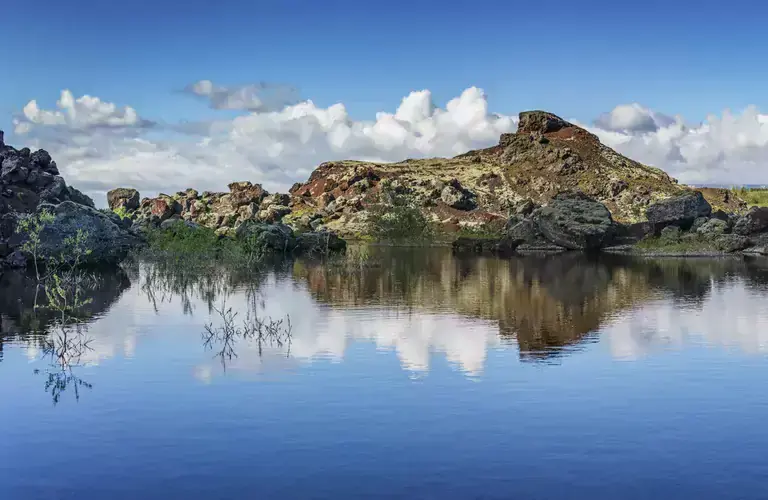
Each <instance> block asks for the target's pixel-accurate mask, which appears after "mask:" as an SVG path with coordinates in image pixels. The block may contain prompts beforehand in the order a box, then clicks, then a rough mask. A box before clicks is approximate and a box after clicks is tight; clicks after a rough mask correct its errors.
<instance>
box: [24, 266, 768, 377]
mask: <svg viewBox="0 0 768 500" xmlns="http://www.w3.org/2000/svg"><path fill="white" fill-rule="evenodd" d="M657 291H658V292H660V295H657V294H653V295H654V296H656V297H657V299H655V300H651V301H647V302H640V303H637V304H636V305H635V307H634V308H633V309H630V310H627V311H624V312H618V311H614V314H609V315H608V316H607V318H609V319H606V322H605V323H604V325H603V326H602V327H600V328H599V333H600V335H599V336H598V338H599V340H600V341H602V342H608V345H609V346H610V350H611V353H612V354H613V356H615V357H617V358H624V359H627V358H629V359H632V358H637V357H639V356H642V355H644V354H646V353H649V352H653V351H654V350H655V349H659V348H662V347H667V346H672V347H678V348H679V347H682V346H684V345H685V344H686V343H702V342H704V343H707V344H711V345H722V346H726V347H738V348H741V349H742V350H743V351H745V352H747V353H753V352H766V351H768V302H766V301H765V299H764V297H765V294H764V293H763V292H758V291H756V290H753V289H751V288H749V287H748V286H747V285H746V284H745V282H744V281H743V280H731V281H729V282H727V283H718V282H717V281H714V282H713V283H712V289H711V291H710V292H708V293H707V294H706V295H705V296H703V297H701V298H700V299H699V300H698V301H697V302H695V303H693V302H687V303H686V302H683V301H680V300H677V301H676V300H674V299H672V298H669V296H668V295H667V293H665V292H664V288H659V289H657ZM221 299H222V298H221V297H219V298H218V299H217V301H216V303H215V305H216V306H217V307H219V306H221ZM260 299H262V300H263V308H261V307H260V308H259V309H258V314H259V315H260V316H261V317H264V318H266V317H271V318H273V319H280V318H284V317H285V316H286V315H289V316H290V319H291V323H292V327H293V329H292V333H293V338H292V341H291V344H290V353H289V354H288V353H287V352H286V349H285V347H283V348H278V347H274V346H272V347H270V346H262V347H263V352H262V355H261V356H260V353H259V349H258V346H257V345H256V343H255V342H252V341H244V340H241V341H240V342H238V343H237V345H236V350H237V357H235V358H233V359H231V360H228V361H227V371H234V372H243V373H254V372H255V373H273V372H279V371H282V370H285V369H292V368H296V367H297V366H300V365H301V364H305V363H311V362H312V361H314V360H318V359H327V360H332V361H337V362H340V361H341V360H343V359H344V357H345V356H348V355H349V354H348V353H347V347H348V346H349V345H350V344H351V343H354V342H369V343H372V344H374V345H375V346H376V347H377V348H378V349H380V350H391V351H392V352H394V353H395V354H396V355H397V357H398V359H399V360H400V365H401V367H402V368H403V370H406V371H409V372H411V373H414V374H417V373H425V372H427V371H428V370H429V369H430V363H431V356H432V355H433V354H435V353H437V355H438V356H444V357H445V359H446V360H447V361H448V362H449V363H450V364H451V365H453V366H454V367H455V368H456V369H457V370H460V371H462V372H464V373H466V374H468V375H478V374H481V373H482V372H483V369H484V364H485V360H486V358H487V354H488V350H489V349H493V348H497V347H501V346H502V345H503V344H505V343H506V341H504V340H502V338H500V336H499V321H504V319H505V318H504V317H500V318H498V320H484V319H477V318H474V317H472V316H467V315H461V314H459V313H456V312H453V311H452V310H441V309H440V307H439V306H435V305H430V304H423V307H411V308H408V307H407V306H404V305H399V306H394V305H393V306H386V305H376V306H370V307H345V306H344V305H343V303H342V304H340V305H338V306H334V307H331V306H329V305H327V304H324V303H323V302H319V301H318V300H316V299H315V298H314V297H313V295H312V293H311V292H310V291H308V289H307V287H306V286H305V284H303V283H297V282H296V281H292V280H290V279H281V280H278V281H275V279H274V278H272V279H271V280H269V281H267V282H266V283H264V284H263V286H262V288H261V290H260ZM258 302H259V304H261V300H260V301H258ZM192 305H193V311H194V313H193V314H192V315H189V314H183V313H182V304H181V301H179V300H175V299H174V301H173V302H171V303H170V304H168V303H166V304H164V305H163V307H161V308H160V309H159V312H157V313H156V312H155V311H154V309H153V308H152V307H151V305H150V304H149V303H148V302H147V299H146V296H144V294H143V293H142V292H141V290H140V288H139V287H133V288H131V289H130V290H129V291H128V292H127V293H125V294H123V295H122V296H121V297H120V299H119V300H118V302H116V303H115V304H113V305H112V307H111V309H110V311H109V312H108V314H106V315H104V316H102V317H101V318H99V319H98V320H96V321H95V322H94V323H92V324H91V325H90V326H89V329H88V333H87V335H88V336H89V337H90V338H92V339H93V342H92V344H91V347H92V348H93V350H92V351H90V352H87V353H86V354H85V355H84V357H83V359H82V362H83V363H85V364H99V363H100V362H101V361H103V360H105V359H109V358H111V357H116V356H117V357H120V356H122V357H126V358H130V357H133V356H134V354H135V351H136V348H137V345H139V346H140V345H141V344H142V339H143V337H145V336H146V337H149V336H151V337H154V338H157V339H163V338H168V337H167V335H168V334H171V333H173V335H174V339H173V341H174V342H180V343H179V344H178V348H177V350H175V351H174V352H173V353H172V354H173V356H174V357H175V358H180V357H182V356H184V357H186V358H187V359H188V362H189V363H190V364H191V366H192V369H191V374H192V375H193V376H194V377H195V378H196V379H198V380H201V381H204V382H210V381H211V380H213V379H214V378H215V377H216V376H217V375H219V374H220V373H221V371H222V366H221V364H220V363H219V361H218V360H217V359H215V358H214V357H213V353H212V352H211V351H205V350H204V349H203V345H202V341H201V337H200V335H201V333H202V331H203V327H204V325H205V323H207V322H209V321H213V324H214V326H217V325H219V324H220V323H219V322H220V318H219V317H217V316H216V314H215V313H214V314H213V315H212V316H209V314H208V304H207V303H206V302H205V301H203V300H201V299H193V304H192ZM227 307H232V309H233V310H234V311H237V312H238V317H237V321H238V323H240V322H242V321H243V320H244V319H245V316H246V312H247V310H248V307H249V298H248V295H247V294H246V293H245V291H243V290H239V291H236V292H234V293H232V294H231V295H230V296H229V298H228V300H227ZM507 312H509V311H507ZM176 335H181V337H176ZM179 339H181V340H179ZM555 347H557V346H555ZM560 347H562V346H560ZM182 350H183V351H184V352H183V353H182ZM214 352H215V351H214ZM39 354H40V353H39V351H37V348H35V347H29V350H28V352H27V355H28V356H29V358H30V359H34V358H36V357H37V356H38V355H39ZM576 355H577V354H576Z"/></svg>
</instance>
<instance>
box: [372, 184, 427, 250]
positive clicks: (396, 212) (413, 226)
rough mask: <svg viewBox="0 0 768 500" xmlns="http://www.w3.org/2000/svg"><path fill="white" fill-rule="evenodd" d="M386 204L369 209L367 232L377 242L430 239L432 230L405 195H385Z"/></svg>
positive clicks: (418, 209) (419, 211) (417, 208)
mask: <svg viewBox="0 0 768 500" xmlns="http://www.w3.org/2000/svg"><path fill="white" fill-rule="evenodd" d="M383 197H385V198H384V199H385V200H386V202H384V203H382V202H381V200H380V203H378V204H376V205H374V206H373V207H371V208H370V209H369V214H368V232H369V233H370V234H371V236H373V237H374V238H375V239H376V240H379V241H391V242H402V241H420V240H426V239H429V238H431V237H432V236H433V235H434V230H433V227H432V224H431V222H430V221H429V220H428V219H427V218H426V217H425V216H424V214H423V213H422V211H421V209H420V208H419V207H418V206H417V205H416V204H415V203H414V202H413V200H411V199H410V198H409V197H408V196H406V195H399V194H394V193H386V194H385V195H384V196H383Z"/></svg>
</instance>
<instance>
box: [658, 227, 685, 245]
mask: <svg viewBox="0 0 768 500" xmlns="http://www.w3.org/2000/svg"><path fill="white" fill-rule="evenodd" d="M682 236H683V231H682V230H681V229H680V228H679V227H678V226H667V227H665V228H663V229H662V230H661V234H660V235H659V239H660V240H661V241H663V242H664V243H668V244H669V243H677V242H679V241H680V239H681V237H682Z"/></svg>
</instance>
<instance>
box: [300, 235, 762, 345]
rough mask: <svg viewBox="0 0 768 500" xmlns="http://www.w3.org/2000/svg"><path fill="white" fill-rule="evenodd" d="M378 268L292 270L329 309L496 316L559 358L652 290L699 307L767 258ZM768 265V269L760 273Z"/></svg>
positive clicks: (557, 259) (396, 263) (504, 331)
mask: <svg viewBox="0 0 768 500" xmlns="http://www.w3.org/2000/svg"><path fill="white" fill-rule="evenodd" d="M379 253H380V255H374V257H373V259H372V261H373V262H376V264H377V265H376V266H362V267H344V266H335V267H334V266H330V267H329V266H319V265H315V266H307V265H301V264H297V265H296V266H295V268H294V274H295V276H297V277H300V278H302V279H304V280H306V282H307V283H308V287H309V289H310V291H311V293H312V294H313V295H314V296H315V297H316V299H317V300H320V301H322V302H327V303H330V304H332V305H340V306H349V305H355V306H359V305H366V304H381V305H386V304H400V305H405V306H410V307H415V308H423V309H425V310H427V311H435V310H451V311H456V312H458V313H460V314H464V315H468V316H473V317H480V318H485V319H491V320H494V321H498V324H499V331H500V334H501V335H502V336H509V337H515V338H516V339H517V342H518V344H519V346H520V351H521V355H522V356H524V357H534V358H536V357H542V356H550V355H553V354H556V353H557V352H558V351H559V350H560V349H561V348H563V347H565V346H569V345H573V344H576V343H578V342H580V341H581V340H582V339H584V338H585V336H587V335H588V334H590V333H592V332H595V331H596V330H598V328H599V327H600V326H601V324H602V323H603V322H605V321H606V320H607V319H608V318H610V317H611V316H613V315H616V314H618V313H620V312H621V311H624V310H627V309H630V308H632V307H636V306H638V305H640V304H642V303H643V302H646V301H648V300H650V299H651V298H652V297H653V296H654V295H655V294H658V293H665V294H666V295H667V296H669V295H671V297H672V298H673V300H680V301H685V302H686V303H697V302H700V301H701V300H703V298H704V297H705V296H706V294H707V293H708V292H709V291H710V289H711V287H712V283H713V282H718V281H724V280H727V279H729V278H731V277H733V276H737V275H738V276H748V277H749V280H750V281H751V282H752V283H753V284H758V283H759V282H760V280H761V279H762V281H763V282H768V266H765V265H763V264H761V262H762V261H753V262H748V261H740V260H730V259H722V260H715V261H696V260H670V259H667V260H631V259H628V258H622V257H610V256H603V257H600V258H588V257H586V256H583V255H576V254H574V255H565V256H550V257H522V258H515V259H511V260H501V259H495V258H468V259H460V258H456V257H454V256H453V255H451V253H450V252H449V251H435V250H429V251H423V252H420V251H413V250H404V251H397V250H394V251H393V250H391V249H386V250H384V249H379ZM761 265H763V268H764V269H762V270H761V269H760V266H761Z"/></svg>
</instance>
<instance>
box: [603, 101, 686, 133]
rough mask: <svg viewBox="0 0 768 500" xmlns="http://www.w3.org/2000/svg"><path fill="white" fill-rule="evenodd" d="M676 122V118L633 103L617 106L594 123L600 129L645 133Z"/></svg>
mask: <svg viewBox="0 0 768 500" xmlns="http://www.w3.org/2000/svg"><path fill="white" fill-rule="evenodd" d="M675 122H676V120H675V119H674V118H671V117H669V116H667V115H663V114H661V113H656V112H654V111H653V110H650V109H648V108H645V107H643V106H641V105H639V104H637V103H633V104H622V105H619V106H616V107H615V108H613V109H612V110H611V111H610V112H608V113H603V114H601V115H600V116H599V117H598V118H597V119H596V120H595V122H594V124H595V126H596V127H597V128H599V129H603V130H607V131H612V132H625V133H638V132H639V133H643V132H656V131H657V130H659V129H660V128H662V127H668V126H670V125H672V124H674V123H675Z"/></svg>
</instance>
